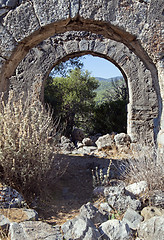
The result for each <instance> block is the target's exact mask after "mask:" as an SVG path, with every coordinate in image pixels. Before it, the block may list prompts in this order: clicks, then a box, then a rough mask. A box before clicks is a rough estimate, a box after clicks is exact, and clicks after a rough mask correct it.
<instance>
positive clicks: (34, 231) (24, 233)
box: [9, 221, 63, 240]
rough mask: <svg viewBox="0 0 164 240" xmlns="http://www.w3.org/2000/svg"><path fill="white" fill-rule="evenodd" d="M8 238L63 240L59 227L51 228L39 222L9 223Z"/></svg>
mask: <svg viewBox="0 0 164 240" xmlns="http://www.w3.org/2000/svg"><path fill="white" fill-rule="evenodd" d="M9 236H10V238H11V239H12V240H18V239H21V240H36V239H46V240H62V239H63V236H62V234H61V232H60V229H59V226H55V227H52V226H51V225H49V224H47V223H44V222H40V221H27V222H21V223H11V224H10V228H9Z"/></svg>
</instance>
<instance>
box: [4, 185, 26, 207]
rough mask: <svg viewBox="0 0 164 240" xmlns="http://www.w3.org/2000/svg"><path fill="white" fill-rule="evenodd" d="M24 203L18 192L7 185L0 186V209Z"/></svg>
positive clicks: (19, 205)
mask: <svg viewBox="0 0 164 240" xmlns="http://www.w3.org/2000/svg"><path fill="white" fill-rule="evenodd" d="M23 204H24V199H23V197H22V195H21V194H20V193H18V192H17V191H16V190H15V189H13V188H11V187H8V186H0V209H1V208H16V207H21V206H22V205H23Z"/></svg>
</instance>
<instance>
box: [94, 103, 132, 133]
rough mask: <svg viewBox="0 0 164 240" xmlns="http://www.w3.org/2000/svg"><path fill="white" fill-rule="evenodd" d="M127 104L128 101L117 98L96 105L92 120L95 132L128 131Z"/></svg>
mask: <svg viewBox="0 0 164 240" xmlns="http://www.w3.org/2000/svg"><path fill="white" fill-rule="evenodd" d="M126 105H127V101H125V100H117V101H109V102H104V103H102V104H101V105H97V106H95V108H94V113H93V116H92V120H91V121H92V124H91V125H92V126H93V129H92V131H93V133H98V132H100V133H102V134H106V133H111V132H118V133H119V132H126V125H127V114H126Z"/></svg>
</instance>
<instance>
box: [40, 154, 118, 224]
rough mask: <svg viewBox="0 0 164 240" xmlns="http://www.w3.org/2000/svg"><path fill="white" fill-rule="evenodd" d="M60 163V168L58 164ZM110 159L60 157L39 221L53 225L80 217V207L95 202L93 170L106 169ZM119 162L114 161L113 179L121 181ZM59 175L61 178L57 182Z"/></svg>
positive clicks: (51, 175) (54, 165)
mask: <svg viewBox="0 0 164 240" xmlns="http://www.w3.org/2000/svg"><path fill="white" fill-rule="evenodd" d="M57 162H59V163H60V164H59V166H60V168H59V167H57V166H56V163H57ZM109 162H110V159H104V158H97V157H91V156H69V155H62V154H58V155H56V157H55V161H54V164H53V167H52V171H51V173H50V176H49V184H48V187H47V189H45V192H44V194H45V198H42V199H41V201H40V202H39V204H38V205H37V208H36V210H37V211H38V213H39V218H40V219H41V220H44V221H46V222H48V223H50V224H62V223H64V222H66V221H67V220H68V219H71V218H73V217H75V216H76V215H77V214H78V213H79V209H80V207H81V206H82V205H83V204H85V203H87V202H89V201H90V202H93V201H95V199H94V198H93V194H92V193H93V185H92V173H91V171H92V169H95V168H96V166H97V167H98V168H104V169H107V167H108V165H109ZM120 163H122V161H120V160H116V159H114V160H112V166H111V178H118V177H119V171H118V166H119V165H120ZM56 172H58V173H59V176H58V177H57V178H56Z"/></svg>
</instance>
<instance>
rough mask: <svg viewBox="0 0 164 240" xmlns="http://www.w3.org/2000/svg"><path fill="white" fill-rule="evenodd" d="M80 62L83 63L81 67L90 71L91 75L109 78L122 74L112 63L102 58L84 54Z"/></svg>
mask: <svg viewBox="0 0 164 240" xmlns="http://www.w3.org/2000/svg"><path fill="white" fill-rule="evenodd" d="M82 62H83V63H84V68H83V69H85V70H88V71H89V72H91V76H93V77H102V78H111V77H117V76H122V74H121V72H120V70H119V69H118V68H117V67H116V66H115V65H114V64H113V63H111V62H110V61H108V60H106V59H104V58H100V57H93V56H92V55H85V58H84V59H83V60H82Z"/></svg>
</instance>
